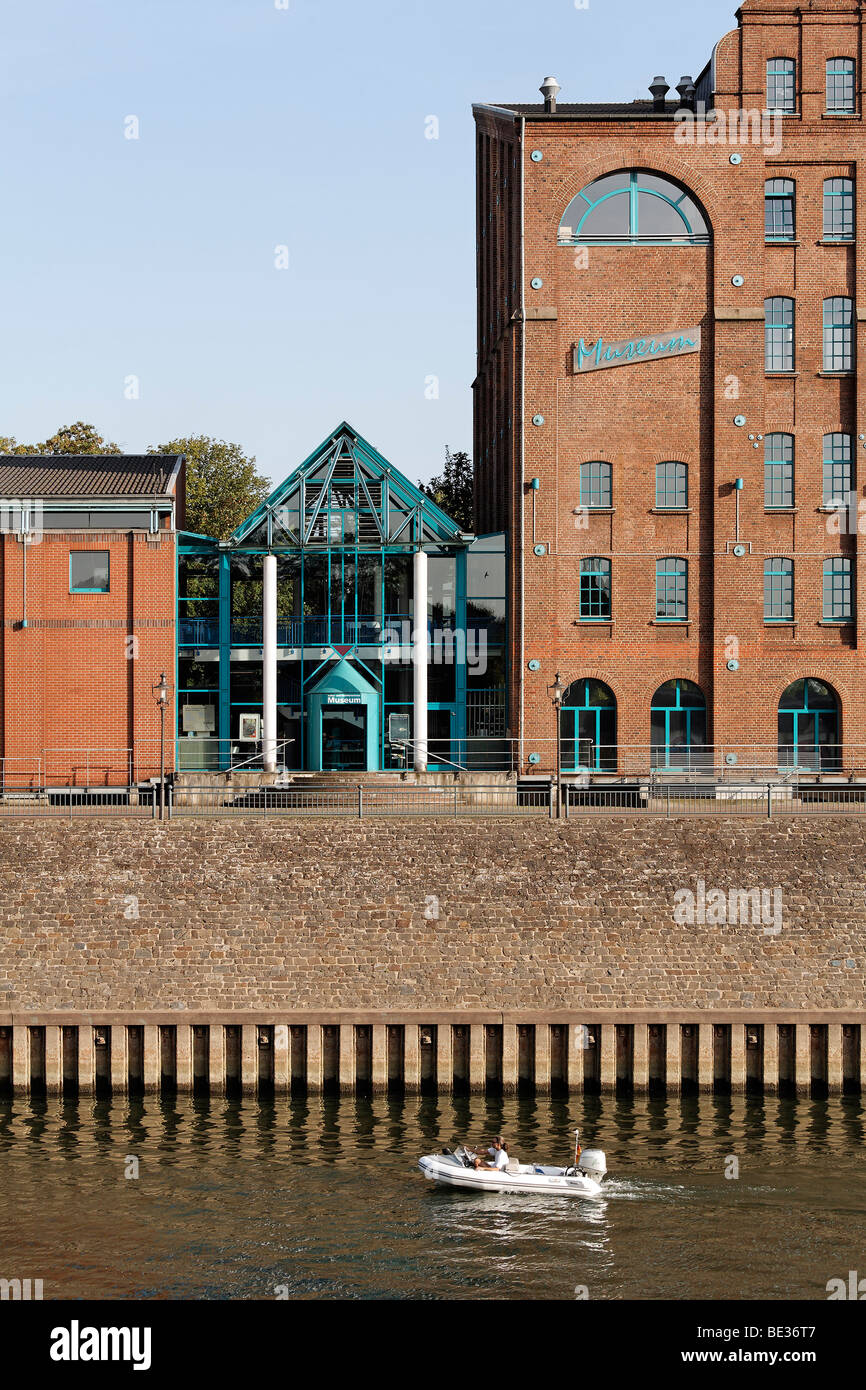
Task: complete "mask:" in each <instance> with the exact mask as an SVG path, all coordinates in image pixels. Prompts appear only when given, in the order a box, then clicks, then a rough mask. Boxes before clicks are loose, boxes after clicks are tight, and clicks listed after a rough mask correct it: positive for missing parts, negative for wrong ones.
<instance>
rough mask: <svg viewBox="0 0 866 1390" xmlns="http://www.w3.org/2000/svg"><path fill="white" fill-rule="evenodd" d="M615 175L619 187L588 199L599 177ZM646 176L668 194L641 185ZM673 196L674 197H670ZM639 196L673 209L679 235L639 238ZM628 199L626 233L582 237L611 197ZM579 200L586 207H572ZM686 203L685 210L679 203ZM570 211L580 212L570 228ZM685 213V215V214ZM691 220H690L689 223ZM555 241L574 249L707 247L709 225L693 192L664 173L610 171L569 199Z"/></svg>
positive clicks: (640, 236)
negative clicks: (680, 229)
mask: <svg viewBox="0 0 866 1390" xmlns="http://www.w3.org/2000/svg"><path fill="white" fill-rule="evenodd" d="M617 174H621V175H622V184H621V186H620V187H618V188H612V189H611V190H610V191H609V192H607V193H603V194H602V195H601V197H599V198H592V197H591V196H588V195H590V194H591V191H592V188H593V185H594V184H596V183H598V182H599V181H600V180H601V179H602V178H604V179H607V178H613V177H614V176H616V175H617ZM642 177H649V178H652V179H655V180H657V182H659V183H660V184H663V185H665V186H666V187H667V188H668V189H669V190H670V192H669V193H666V192H663V191H662V190H661V189H659V188H652V187H650V186H648V185H646V184H644V185H641V182H640V180H641V178H642ZM672 195H676V196H672ZM642 196H647V197H652V198H659V199H661V201H662V202H664V203H666V204H667V205H668V206H669V207H671V208H673V210H674V211H675V212H676V214H677V216H678V217H679V218H680V220H681V222H682V224H683V233H682V235H677V236H670V235H665V236H660V235H657V234H656V235H651V236H642V235H641V232H640V211H639V210H640V198H641V197H642ZM621 197H627V198H628V232H627V233H625V234H622V233H617V234H613V235H610V236H593V235H592V234H591V233H590V234H587V235H586V236H584V235H583V232H582V228H583V226H584V223H585V222H586V219H587V218H588V217H589V216H590V215H591V214H592V213H593V212H594V211H595V209H596V208H598V207H600V206H601V204H602V203H606V202H608V200H609V199H611V198H621ZM579 198H581V199H583V202H584V203H585V204H586V207H585V208H582V209H581V208H580V207H579V205H578V207H577V208H575V204H577V200H578V199H579ZM686 201H687V202H688V204H689V207H688V209H687V210H686V209H684V208H683V206H682V204H683V203H685V202H686ZM572 208H575V211H580V217H579V219H578V222H577V225H576V226H574V227H572V226H571V225H567V224H566V218H567V217H568V216H569V215H570V211H571V209H572ZM687 211H688V214H689V215H687ZM690 217H691V219H692V220H691V221H690ZM557 241H558V244H559V245H560V246H576V245H578V244H581V243H582V244H584V245H590V246H593V245H594V246H637V245H642V246H648V245H649V246H682V245H692V246H707V245H709V243H710V229H709V222H708V220H707V218H706V216H705V214H704V212H703V209H702V208H701V207H700V206H699V204H698V201H697V198H696V197H695V195H694V193H692V191H691V190H690V189H688V188H686V187H685V186H684V185H683V184H680V183H677V182H676V181H675V180H674V179H671V178H670V177H669V176H668V175H667V174H661V173H657V172H656V171H655V170H652V169H612V170H611V171H610V172H609V173H608V174H601V175H599V177H598V178H595V179H593V180H592V183H588V184H586V185H585V187H584V188H582V189H581V190H580V192H579V193H578V194H576V195H575V197H574V198H572V200H571V202H570V203H569V204H568V207H567V208H566V210H565V212H564V213H563V215H562V217H561V219H560V223H559V232H558V236H557Z"/></svg>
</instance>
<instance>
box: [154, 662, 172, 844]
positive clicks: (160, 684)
mask: <svg viewBox="0 0 866 1390" xmlns="http://www.w3.org/2000/svg"><path fill="white" fill-rule="evenodd" d="M150 688H151V690H152V691H153V693H154V695H155V696H156V703H157V705H158V706H159V818H160V820H165V711H166V709H167V708H168V692H169V690H170V688H171V687H170V686H169V683H168V681H167V680H166V678H165V671H160V673H159V680H158V681H157V682H156V683H155V684H154V685H152V686H151V687H150Z"/></svg>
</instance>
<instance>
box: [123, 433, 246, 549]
mask: <svg viewBox="0 0 866 1390" xmlns="http://www.w3.org/2000/svg"><path fill="white" fill-rule="evenodd" d="M148 453H151V454H183V455H184V457H185V458H186V529H187V530H188V531H195V532H197V533H198V535H202V536H214V537H216V539H217V540H227V539H228V537H229V536H230V535H231V534H232V532H233V531H234V530H235V529H236V527H238V526H239V525H240V524H241V522H242V521H244V520H245V519H246V517H248V516H249V514H250V512H254V511H255V509H256V507H258V506H259V504H260V503H261V502H263V501H264V499H265V498H266V497H267V495H268V493H269V492H270V490H271V485H270V483H269V482H268V480H267V478H263V477H262V476H261V474H259V473H258V472H257V471H256V460H255V455H254V454H249V455H248V454H245V453H244V452H243V450H242V449H241V447H240V445H239V444H229V443H226V441H225V440H224V439H211V438H210V436H209V435H206V434H192V435H190V436H189V437H188V438H187V439H170V440H169V441H168V443H167V444H160V445H159V446H158V447H157V448H152V449H149V450H148Z"/></svg>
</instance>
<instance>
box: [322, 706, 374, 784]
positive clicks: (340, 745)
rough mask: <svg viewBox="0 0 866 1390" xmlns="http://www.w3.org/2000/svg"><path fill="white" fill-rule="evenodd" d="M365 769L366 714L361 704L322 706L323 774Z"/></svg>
mask: <svg viewBox="0 0 866 1390" xmlns="http://www.w3.org/2000/svg"><path fill="white" fill-rule="evenodd" d="M366 766H367V711H366V709H365V707H364V706H363V705H340V706H333V705H324V706H323V707H322V771H323V772H363V771H364V770H365V768H366Z"/></svg>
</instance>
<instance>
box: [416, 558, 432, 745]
mask: <svg viewBox="0 0 866 1390" xmlns="http://www.w3.org/2000/svg"><path fill="white" fill-rule="evenodd" d="M414 571H415V572H414V586H413V588H414V594H415V624H414V626H415V630H414V633H413V635H412V662H413V665H414V676H415V679H414V691H413V701H414V728H413V731H412V736H413V738H414V740H415V771H416V772H426V771H427V660H428V655H429V646H430V643H429V639H428V636H427V554H426V552H425V551H424V550H421V549H418V550H416V551H415V567H414Z"/></svg>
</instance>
